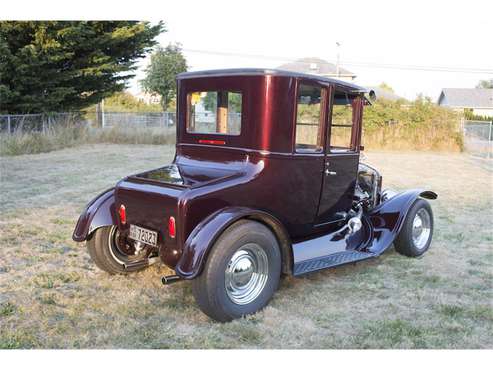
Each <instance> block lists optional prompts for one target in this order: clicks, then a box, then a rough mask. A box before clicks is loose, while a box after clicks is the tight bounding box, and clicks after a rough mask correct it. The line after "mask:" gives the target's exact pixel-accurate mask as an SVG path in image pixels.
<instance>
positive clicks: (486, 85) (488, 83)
mask: <svg viewBox="0 0 493 370" xmlns="http://www.w3.org/2000/svg"><path fill="white" fill-rule="evenodd" d="M476 89H493V79H491V80H480V81H479V83H478V84H477V85H476Z"/></svg>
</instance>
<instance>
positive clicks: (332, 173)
mask: <svg viewBox="0 0 493 370" xmlns="http://www.w3.org/2000/svg"><path fill="white" fill-rule="evenodd" d="M325 174H326V175H331V176H335V175H337V172H336V171H329V169H326V170H325Z"/></svg>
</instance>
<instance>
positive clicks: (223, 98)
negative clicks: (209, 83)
mask: <svg viewBox="0 0 493 370" xmlns="http://www.w3.org/2000/svg"><path fill="white" fill-rule="evenodd" d="M187 101H188V103H187V104H188V107H187V108H188V109H187V132H188V133H200V134H223V135H239V134H240V132H241V108H242V107H241V105H242V94H241V93H239V92H232V91H194V92H191V93H189V94H188V96H187Z"/></svg>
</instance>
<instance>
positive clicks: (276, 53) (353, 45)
mask: <svg viewBox="0 0 493 370" xmlns="http://www.w3.org/2000/svg"><path fill="white" fill-rule="evenodd" d="M136 4H138V2H137V3H136ZM160 4H162V5H161V8H158V9H157V10H155V11H153V12H152V14H150V13H146V12H145V10H144V11H143V10H142V9H140V10H138V12H137V14H138V15H139V16H141V17H143V16H144V15H145V14H148V17H147V18H148V19H149V18H150V19H153V20H156V19H164V20H165V22H166V24H167V28H168V32H167V33H165V34H163V35H161V36H160V37H159V42H160V43H161V44H162V45H166V44H168V43H169V42H180V43H181V44H182V46H183V48H184V49H185V56H186V58H187V60H188V64H189V66H190V69H191V70H199V69H213V68H233V67H234V68H236V67H269V68H273V67H276V66H278V65H280V64H282V63H284V62H285V60H283V59H264V58H244V57H233V56H220V55H207V54H200V53H193V52H190V51H187V50H194V49H198V50H209V51H218V52H228V53H238V54H249V55H252V54H253V55H263V56H266V57H283V58H288V59H296V58H301V57H320V58H324V59H326V60H329V61H333V60H335V59H336V54H337V51H336V42H340V43H341V45H342V46H341V48H340V52H341V60H342V66H343V67H345V68H347V69H349V70H350V71H352V72H354V73H356V74H357V75H358V77H357V80H356V81H355V82H356V83H358V84H361V85H376V84H379V83H381V82H383V81H384V82H386V83H387V84H389V85H391V86H392V87H394V89H395V91H396V93H398V94H400V95H402V96H404V97H407V98H414V97H415V96H416V94H418V93H420V92H422V93H424V94H425V95H428V96H430V97H432V98H433V99H436V98H437V96H438V94H439V92H440V90H441V88H442V87H474V86H475V85H476V83H477V82H478V80H480V79H487V78H493V75H492V74H488V73H469V72H468V73H458V72H436V71H432V72H429V71H408V70H395V69H386V68H368V67H361V66H355V65H345V64H344V62H345V61H349V62H358V63H377V64H393V65H405V66H409V65H413V66H414V65H417V66H431V67H436V66H439V67H452V68H457V67H460V68H476V69H481V68H482V69H490V70H493V5H492V1H490V0H487V1H486V0H485V1H471V0H468V1H460V2H453V1H443V2H442V1H440V2H439V1H435V2H433V1H431V0H428V1H425V2H420V1H401V2H399V1H388V2H381V1H380V2H379V1H371V0H366V1H354V0H353V1H337V2H334V1H324V2H310V1H300V0H298V1H267V0H264V1H254V0H248V1H247V0H243V1H238V2H234V1H229V2H224V3H215V4H214V3H213V2H212V1H197V2H194V1H186V2H185V1H182V2H178V1H173V2H168V3H164V2H163V3H160ZM145 64H146V62H143V63H141V65H145ZM138 78H142V72H139V76H138ZM131 86H132V90H135V89H136V86H138V84H137V83H136V81H132V83H131Z"/></svg>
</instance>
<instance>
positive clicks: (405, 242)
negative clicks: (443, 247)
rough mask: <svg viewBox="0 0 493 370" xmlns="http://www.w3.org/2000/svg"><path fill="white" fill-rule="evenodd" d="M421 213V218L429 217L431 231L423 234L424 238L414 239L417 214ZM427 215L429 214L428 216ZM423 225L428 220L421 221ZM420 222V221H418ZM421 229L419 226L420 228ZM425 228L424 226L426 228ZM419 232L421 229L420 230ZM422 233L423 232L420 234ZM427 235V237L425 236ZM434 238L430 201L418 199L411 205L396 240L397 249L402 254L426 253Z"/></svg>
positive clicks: (415, 255) (411, 255)
mask: <svg viewBox="0 0 493 370" xmlns="http://www.w3.org/2000/svg"><path fill="white" fill-rule="evenodd" d="M418 213H420V219H424V220H425V219H426V217H428V226H429V233H428V234H427V236H426V235H423V238H422V239H419V238H416V239H418V240H415V239H413V228H414V226H413V224H414V221H415V218H416V215H417V214H418ZM426 215H427V216H426ZM421 222H422V225H426V221H421ZM418 224H419V222H418ZM418 229H419V228H418ZM424 229H425V228H422V230H424ZM418 232H419V230H418ZM419 235H421V234H419ZM425 236H426V238H425ZM432 238H433V212H432V210H431V206H430V203H428V202H427V201H426V200H424V199H417V200H416V201H415V202H414V204H413V205H412V206H411V209H410V210H409V212H408V213H407V215H406V219H405V220H404V224H403V225H402V229H401V231H400V232H399V235H398V236H397V238H396V239H395V241H394V246H395V250H396V251H397V252H399V253H400V254H403V255H404V256H408V257H418V256H421V255H422V254H423V253H425V252H426V251H427V250H428V248H430V244H431V239H432Z"/></svg>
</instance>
